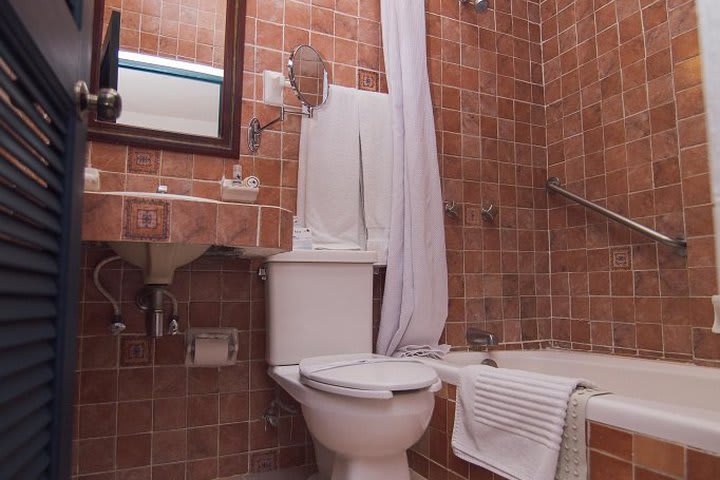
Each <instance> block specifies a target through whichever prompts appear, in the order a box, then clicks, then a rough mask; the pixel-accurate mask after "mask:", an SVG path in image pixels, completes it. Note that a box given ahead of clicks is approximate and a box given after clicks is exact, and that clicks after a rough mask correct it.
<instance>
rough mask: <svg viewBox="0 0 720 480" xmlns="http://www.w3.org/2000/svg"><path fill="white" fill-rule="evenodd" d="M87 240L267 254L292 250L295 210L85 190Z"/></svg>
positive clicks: (247, 254) (83, 235) (247, 255)
mask: <svg viewBox="0 0 720 480" xmlns="http://www.w3.org/2000/svg"><path fill="white" fill-rule="evenodd" d="M84 203H85V205H84V210H83V229H82V239H83V240H84V241H95V242H142V243H166V244H187V245H208V246H211V245H215V246H223V247H232V248H239V249H242V254H243V256H245V257H266V256H269V255H274V254H276V253H281V252H285V251H288V250H291V249H292V228H293V220H292V217H293V214H292V212H290V211H288V210H285V209H282V208H279V207H276V206H269V205H254V204H240V203H227V202H220V201H216V200H209V199H204V198H199V197H188V196H182V195H171V194H153V193H150V194H146V193H134V192H85V198H84Z"/></svg>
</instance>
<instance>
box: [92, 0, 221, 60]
mask: <svg viewBox="0 0 720 480" xmlns="http://www.w3.org/2000/svg"><path fill="white" fill-rule="evenodd" d="M226 6H227V2H226V1H225V0H105V13H104V15H105V20H104V25H107V23H108V20H109V19H110V12H111V11H112V10H117V11H119V12H120V13H121V17H120V20H121V24H120V48H122V49H123V50H127V51H130V52H137V53H144V54H147V55H157V56H160V57H163V58H171V59H175V60H183V61H186V62H193V63H202V64H204V65H210V66H212V67H216V68H223V63H224V60H225V58H224V55H225V13H226Z"/></svg>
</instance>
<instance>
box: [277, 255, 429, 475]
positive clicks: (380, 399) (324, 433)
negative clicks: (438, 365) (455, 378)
mask: <svg viewBox="0 0 720 480" xmlns="http://www.w3.org/2000/svg"><path fill="white" fill-rule="evenodd" d="M374 262H375V253H374V252H362V251H332V250H313V251H293V252H288V253H281V254H279V255H274V256H272V257H269V258H268V259H267V261H266V265H265V268H266V274H267V282H266V288H267V295H266V302H267V308H268V311H267V354H266V360H267V362H268V364H269V365H270V368H269V374H270V376H271V377H272V378H273V379H274V380H275V381H276V382H277V383H278V384H279V385H280V386H281V387H282V388H284V389H285V390H286V391H287V392H288V393H289V394H290V395H291V396H292V397H293V398H294V399H295V400H296V401H297V402H298V403H300V405H301V406H302V411H303V415H304V417H305V422H306V424H307V426H308V430H309V431H310V433H311V435H312V437H313V442H314V444H315V451H316V460H317V463H318V470H319V472H318V474H317V475H316V476H313V477H312V479H313V480H389V479H392V480H409V479H410V473H409V467H408V462H407V454H406V451H407V449H408V448H410V447H411V446H412V445H413V444H414V443H415V442H417V441H418V440H419V439H420V437H421V436H422V434H423V432H424V431H425V429H426V428H427V426H428V423H429V422H430V416H431V415H432V410H433V405H434V402H435V399H434V395H433V393H434V392H436V391H438V390H439V389H440V387H441V382H440V380H439V378H438V377H437V374H436V373H435V370H433V369H432V368H431V367H428V366H426V365H423V364H422V363H420V362H418V361H415V360H410V359H398V358H390V357H385V356H382V355H376V354H373V353H372V350H373V348H372V293H373V263H374Z"/></svg>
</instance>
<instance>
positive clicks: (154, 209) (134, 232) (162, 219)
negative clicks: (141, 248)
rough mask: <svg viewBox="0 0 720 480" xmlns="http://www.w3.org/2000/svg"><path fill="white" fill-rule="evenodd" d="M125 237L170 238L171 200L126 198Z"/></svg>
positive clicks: (140, 238)
mask: <svg viewBox="0 0 720 480" xmlns="http://www.w3.org/2000/svg"><path fill="white" fill-rule="evenodd" d="M124 213H125V221H124V223H123V238H125V239H128V240H169V239H170V228H169V223H170V202H167V201H165V200H138V199H132V198H126V199H125V212H124Z"/></svg>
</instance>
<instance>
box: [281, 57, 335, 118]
mask: <svg viewBox="0 0 720 480" xmlns="http://www.w3.org/2000/svg"><path fill="white" fill-rule="evenodd" d="M327 76H328V73H327V67H326V66H325V61H324V60H323V58H322V56H321V55H320V53H319V52H318V51H317V50H315V49H314V48H313V47H311V46H310V45H300V46H298V47H295V49H294V50H293V51H292V53H291V54H290V60H288V78H289V80H290V85H291V86H292V89H293V91H294V92H295V95H296V96H297V97H298V99H299V100H300V102H302V104H303V105H304V106H305V107H307V108H308V109H309V110H312V109H314V108H317V107H319V106H321V105H322V104H324V103H325V102H326V101H327V98H328V91H329V83H328V81H327Z"/></svg>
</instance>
